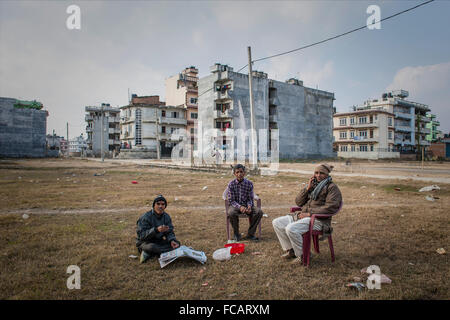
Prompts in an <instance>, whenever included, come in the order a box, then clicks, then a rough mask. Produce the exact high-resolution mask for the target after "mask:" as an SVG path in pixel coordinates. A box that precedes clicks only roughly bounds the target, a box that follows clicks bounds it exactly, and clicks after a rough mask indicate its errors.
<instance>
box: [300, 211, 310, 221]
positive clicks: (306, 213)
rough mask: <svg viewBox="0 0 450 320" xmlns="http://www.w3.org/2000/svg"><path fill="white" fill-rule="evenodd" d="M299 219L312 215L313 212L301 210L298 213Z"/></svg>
mask: <svg viewBox="0 0 450 320" xmlns="http://www.w3.org/2000/svg"><path fill="white" fill-rule="evenodd" d="M297 217H298V219H299V220H300V219H303V218H308V217H311V214H310V213H309V212H300V213H298V214H297Z"/></svg>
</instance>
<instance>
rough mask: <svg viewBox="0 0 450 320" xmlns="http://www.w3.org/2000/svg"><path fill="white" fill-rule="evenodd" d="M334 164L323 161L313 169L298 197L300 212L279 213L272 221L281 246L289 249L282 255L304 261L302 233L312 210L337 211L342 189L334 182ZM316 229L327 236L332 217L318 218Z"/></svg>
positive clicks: (306, 230)
mask: <svg viewBox="0 0 450 320" xmlns="http://www.w3.org/2000/svg"><path fill="white" fill-rule="evenodd" d="M332 169H333V166H329V165H327V164H321V165H319V166H317V167H316V168H315V170H314V176H313V177H311V178H310V179H309V182H308V185H307V186H306V188H304V189H302V190H300V193H299V194H298V195H297V197H296V198H295V203H296V204H297V206H299V207H302V209H301V211H300V212H294V213H293V214H288V215H286V216H282V217H278V218H276V219H274V220H273V221H272V225H273V228H274V230H275V233H276V234H277V236H278V240H279V241H280V244H281V247H282V248H283V250H286V251H287V252H286V253H285V254H283V255H282V257H283V258H287V259H289V258H296V259H295V260H294V261H293V263H299V262H302V249H303V234H304V233H306V232H308V231H309V224H310V221H311V218H310V217H311V215H312V214H334V213H336V212H337V211H338V210H339V207H340V205H341V202H342V195H341V191H340V190H339V188H338V186H337V185H335V184H334V183H333V182H332V179H331V177H330V175H329V174H330V172H331V170H332ZM313 230H318V231H323V233H324V236H326V235H327V233H328V234H329V233H330V232H331V231H330V230H331V217H330V218H325V219H323V218H322V219H319V218H317V219H315V220H314V226H313Z"/></svg>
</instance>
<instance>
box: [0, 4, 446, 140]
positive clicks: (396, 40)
mask: <svg viewBox="0 0 450 320" xmlns="http://www.w3.org/2000/svg"><path fill="white" fill-rule="evenodd" d="M421 2H424V1H375V0H372V1H277V2H272V1H262V2H257V1H250V2H238V1H165V2H160V1H126V2H125V1H0V96H3V97H12V98H18V99H26V100H32V99H37V100H39V101H41V102H42V103H43V104H44V106H45V109H46V110H48V111H49V114H50V115H49V117H48V118H47V132H48V133H51V132H52V131H53V129H54V130H55V131H56V133H57V134H59V135H63V136H66V123H67V122H68V123H69V136H70V137H71V138H72V137H74V136H75V135H79V134H80V133H82V132H83V133H84V135H85V127H86V124H85V122H84V114H85V112H84V107H85V106H86V105H99V104H100V103H102V102H105V103H110V104H111V105H112V106H122V105H126V104H127V99H128V88H129V89H130V91H131V93H136V94H138V95H159V96H160V97H161V99H162V100H163V101H164V99H165V97H164V96H165V89H164V80H165V79H166V78H167V77H169V76H172V75H174V74H177V73H179V72H180V71H181V70H182V69H184V68H185V67H187V66H191V65H193V66H196V67H197V68H198V69H199V75H200V77H203V76H206V75H208V74H209V67H210V66H211V65H213V64H214V63H216V62H219V63H223V64H228V65H230V66H232V67H233V68H234V70H235V71H237V70H238V69H240V68H241V67H243V66H244V65H245V64H246V63H247V46H251V47H252V55H253V59H258V58H262V57H266V56H269V55H272V54H276V53H280V52H284V51H288V50H291V49H295V48H298V47H301V46H304V45H307V44H310V43H313V42H316V41H320V40H323V39H325V38H328V37H331V36H334V35H337V34H339V33H342V32H346V31H349V30H351V29H354V28H357V27H360V26H363V25H365V24H366V21H367V18H368V17H369V16H370V14H367V13H366V10H367V8H368V6H370V5H373V4H375V5H378V6H379V7H380V9H381V18H384V17H387V16H389V15H391V14H394V13H396V12H399V11H401V10H404V9H407V8H410V7H413V6H415V5H417V4H419V3H421ZM72 4H75V5H77V6H79V7H80V9H81V29H80V30H69V29H68V28H67V27H66V20H67V19H68V18H69V16H70V14H68V13H66V9H67V7H68V6H70V5H72ZM449 13H450V1H435V2H432V3H430V4H427V5H425V6H422V7H420V8H418V9H415V10H413V11H410V12H407V13H405V14H402V15H400V16H397V17H394V18H392V19H390V20H387V21H384V22H382V23H381V29H380V30H368V29H367V28H365V29H363V30H361V31H358V32H355V33H352V34H350V35H347V36H345V37H341V38H338V39H336V40H332V41H329V42H327V43H324V44H320V45H318V46H315V47H311V48H308V49H305V50H302V51H299V52H295V53H291V54H288V55H284V56H280V57H277V58H273V59H269V60H265V61H261V62H257V63H255V66H254V69H256V70H259V71H264V72H266V73H268V75H269V78H272V79H276V80H280V81H285V80H286V79H288V78H291V77H296V78H299V79H301V80H303V81H304V85H305V86H309V87H313V88H316V87H318V88H319V89H322V90H327V91H331V92H334V94H335V98H336V100H335V101H334V105H335V106H336V107H337V110H338V111H341V112H344V111H348V110H349V107H351V106H352V105H358V104H362V103H363V102H364V101H365V100H367V99H371V98H377V97H379V96H380V95H381V94H382V93H383V92H386V91H387V90H392V89H404V90H408V91H409V93H410V96H409V98H408V99H410V100H412V101H416V102H420V103H424V104H427V105H429V106H430V107H431V110H432V113H434V114H437V116H438V120H440V122H441V130H443V131H444V132H449V131H450V103H449V101H450V41H449V40H448V39H449V38H450V36H449V33H450V32H449V30H450V19H449V18H448V14H449ZM243 72H247V69H245V70H243Z"/></svg>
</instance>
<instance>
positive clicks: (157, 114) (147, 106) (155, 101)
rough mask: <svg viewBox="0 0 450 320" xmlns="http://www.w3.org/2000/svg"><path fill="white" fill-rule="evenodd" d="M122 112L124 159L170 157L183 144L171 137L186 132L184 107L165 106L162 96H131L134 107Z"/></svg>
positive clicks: (122, 109) (121, 108)
mask: <svg viewBox="0 0 450 320" xmlns="http://www.w3.org/2000/svg"><path fill="white" fill-rule="evenodd" d="M120 110H121V123H120V125H121V136H120V139H121V142H122V150H121V154H120V157H123V158H157V157H158V156H159V157H170V156H171V152H172V148H173V147H174V146H175V145H176V144H177V143H178V142H179V141H180V140H179V139H174V138H172V133H173V132H175V130H177V129H181V130H183V131H185V130H186V125H187V120H186V109H185V108H184V106H178V107H177V106H166V105H165V102H162V101H159V96H142V97H139V96H137V95H132V99H131V103H130V104H129V105H127V106H123V107H120ZM128 150H131V151H128ZM133 150H134V151H133Z"/></svg>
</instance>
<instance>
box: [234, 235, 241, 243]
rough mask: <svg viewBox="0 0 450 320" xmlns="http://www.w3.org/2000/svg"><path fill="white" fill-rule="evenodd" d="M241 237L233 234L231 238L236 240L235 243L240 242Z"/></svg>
mask: <svg viewBox="0 0 450 320" xmlns="http://www.w3.org/2000/svg"><path fill="white" fill-rule="evenodd" d="M241 239H242V238H241V235H240V234H235V235H234V237H233V240H236V241H237V242H239V241H241Z"/></svg>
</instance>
